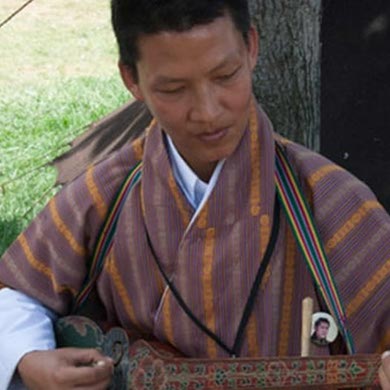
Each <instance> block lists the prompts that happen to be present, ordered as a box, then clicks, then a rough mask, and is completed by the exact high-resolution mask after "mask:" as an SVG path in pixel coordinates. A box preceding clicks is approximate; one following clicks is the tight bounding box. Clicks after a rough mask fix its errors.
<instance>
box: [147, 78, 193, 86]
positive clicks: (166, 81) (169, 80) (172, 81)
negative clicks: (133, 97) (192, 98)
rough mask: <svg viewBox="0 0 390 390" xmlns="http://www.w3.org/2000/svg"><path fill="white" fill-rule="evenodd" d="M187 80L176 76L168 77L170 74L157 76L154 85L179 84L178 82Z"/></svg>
mask: <svg viewBox="0 0 390 390" xmlns="http://www.w3.org/2000/svg"><path fill="white" fill-rule="evenodd" d="M185 81H186V80H185V79H181V78H175V77H168V76H163V75H160V76H157V77H156V79H155V80H154V83H153V84H154V85H156V86H158V85H161V84H177V83H184V82H185Z"/></svg>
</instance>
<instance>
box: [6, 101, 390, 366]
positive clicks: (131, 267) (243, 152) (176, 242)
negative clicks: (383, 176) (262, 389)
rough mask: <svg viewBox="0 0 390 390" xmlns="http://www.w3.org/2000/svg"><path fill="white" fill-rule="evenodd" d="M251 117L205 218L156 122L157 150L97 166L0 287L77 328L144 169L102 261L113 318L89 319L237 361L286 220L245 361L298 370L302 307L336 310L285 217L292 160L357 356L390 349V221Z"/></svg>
mask: <svg viewBox="0 0 390 390" xmlns="http://www.w3.org/2000/svg"><path fill="white" fill-rule="evenodd" d="M252 111H253V112H252V115H251V119H250V123H249V125H248V128H247V131H246V132H245V134H244V136H243V138H242V140H241V142H240V145H239V147H238V148H237V149H236V150H235V152H234V153H233V154H232V155H231V156H230V157H229V158H228V159H227V160H226V161H225V163H224V166H223V168H222V171H221V173H220V176H219V178H218V181H217V183H216V185H215V187H214V189H213V191H212V193H211V194H210V196H209V198H208V199H207V201H206V203H205V204H204V206H203V207H202V209H201V210H200V212H199V213H198V214H197V215H196V216H195V218H193V214H194V210H193V208H192V206H191V205H190V204H189V203H188V201H187V200H186V198H185V196H184V195H183V193H182V192H181V190H180V188H179V187H178V185H177V183H176V181H175V179H174V175H173V172H172V168H171V165H170V161H169V155H168V153H167V149H166V145H165V142H166V139H165V136H164V133H163V131H162V129H161V128H160V126H159V124H158V123H156V122H152V124H151V126H150V127H149V129H148V130H147V132H146V134H145V136H144V137H142V138H139V139H137V140H136V141H135V142H133V143H132V144H130V145H127V146H126V147H123V148H122V149H121V150H119V151H118V152H115V153H114V154H113V155H112V156H111V157H110V158H108V159H106V160H104V161H103V162H101V163H99V164H97V165H95V166H91V167H90V168H89V169H88V170H87V171H86V172H85V173H84V174H82V175H81V176H79V177H78V178H77V179H76V180H74V181H73V182H71V183H69V184H68V185H66V186H65V187H64V188H63V189H62V190H61V191H60V192H59V194H58V195H57V196H56V197H54V198H53V199H52V200H51V201H50V202H49V204H48V205H47V206H46V207H45V209H44V210H43V211H42V212H41V213H40V214H39V216H38V217H37V218H36V219H35V220H34V221H33V222H32V224H31V225H30V226H29V228H27V230H26V231H25V232H23V233H22V234H21V235H20V236H19V237H18V239H17V240H16V241H15V243H14V244H13V245H12V246H11V247H10V248H9V250H8V251H7V252H6V253H5V254H4V256H3V258H2V261H1V262H0V282H1V283H2V284H3V285H4V286H8V287H11V288H15V289H17V290H20V291H22V292H24V293H26V294H28V295H30V296H32V297H34V298H36V299H38V300H39V301H41V302H42V303H43V304H44V305H46V306H47V307H49V308H51V309H52V310H54V311H55V312H57V313H59V314H60V316H65V315H68V314H69V313H70V312H71V309H72V307H73V305H74V303H75V299H76V297H77V295H78V293H79V291H80V290H81V289H82V286H83V283H84V281H85V279H86V276H87V273H88V270H89V269H90V265H91V264H90V260H91V258H92V254H93V252H94V250H95V247H96V245H97V244H99V243H98V242H97V241H98V240H99V239H100V237H101V234H100V233H101V228H102V225H103V223H104V221H105V220H106V217H107V214H108V213H109V212H110V210H112V207H113V202H114V201H115V200H116V199H118V194H117V192H118V189H119V188H120V187H121V184H122V183H123V181H124V179H125V177H126V176H127V175H128V174H129V172H130V171H131V170H132V169H134V167H135V166H136V165H137V164H138V163H140V162H141V161H142V177H141V178H140V180H138V181H137V183H136V184H135V185H134V186H133V188H132V189H131V192H130V193H129V194H128V195H127V196H126V198H125V200H124V202H123V205H122V209H121V211H120V214H119V216H118V220H117V223H116V230H115V234H114V237H113V240H112V242H111V244H110V247H109V248H108V250H107V251H106V253H105V257H104V259H103V268H102V270H101V272H100V274H99V276H98V279H97V281H96V284H95V291H94V292H93V295H94V296H95V298H96V297H98V298H97V299H98V300H99V302H100V304H99V305H95V306H93V307H92V309H91V305H90V307H89V308H88V314H89V315H90V316H91V318H92V319H94V320H97V321H100V323H106V324H107V323H108V324H110V325H114V326H120V327H123V328H125V329H126V330H127V331H128V332H129V333H130V334H132V335H133V337H139V338H143V339H149V338H150V339H156V340H158V341H160V342H164V343H167V344H170V345H171V346H173V347H174V348H175V349H176V350H178V351H180V352H181V353H182V354H184V355H186V356H189V357H202V358H225V357H229V356H230V355H232V353H231V352H232V351H231V350H230V348H232V347H233V345H234V343H235V340H236V336H237V331H238V328H239V326H240V321H241V318H242V314H243V310H244V308H245V307H246V305H247V301H248V297H249V296H250V295H251V288H252V285H253V283H254V280H255V278H256V275H257V274H258V270H259V267H261V264H262V261H263V259H264V257H265V252H266V251H267V247H268V246H269V242H270V236H271V233H272V231H273V226H274V222H275V221H274V220H275V218H276V217H277V218H278V231H277V234H276V237H275V245H274V248H273V251H272V254H271V256H270V259H269V264H268V265H267V266H266V267H264V268H265V269H264V273H263V275H262V278H261V283H260V286H259V289H258V292H257V294H256V297H255V300H254V304H253V308H252V310H251V312H250V313H249V314H250V315H249V319H248V322H247V324H246V326H245V329H243V332H242V335H243V337H242V343H241V344H240V349H239V351H234V352H235V354H236V355H237V356H240V357H271V356H273V357H275V356H280V357H285V356H298V355H299V354H300V332H301V323H300V307H301V302H302V300H303V299H304V298H305V297H311V298H312V299H313V300H314V311H316V312H320V311H328V309H329V308H328V307H327V306H328V305H327V302H326V299H325V300H324V297H323V295H322V294H321V291H319V289H318V288H317V287H315V282H314V280H313V276H312V275H313V273H312V272H311V270H310V269H309V267H308V265H307V262H306V260H305V259H304V256H303V255H302V251H301V249H300V247H299V245H297V239H296V237H295V234H294V231H293V230H292V229H291V226H290V222H289V220H288V218H287V215H286V212H285V210H284V209H283V208H281V209H280V211H277V212H275V208H276V207H278V208H277V209H276V210H279V206H278V205H277V203H278V202H279V201H278V200H277V199H278V197H277V196H275V192H276V186H275V153H276V152H275V150H276V148H280V150H281V151H282V153H283V156H285V157H286V159H287V160H288V162H289V164H291V166H292V169H293V171H294V173H295V175H296V176H297V179H298V181H299V183H300V186H301V188H302V190H303V193H304V195H305V197H306V200H307V203H308V205H309V208H310V209H311V213H312V215H313V217H314V220H315V223H316V227H317V230H318V235H319V237H320V239H321V241H322V246H323V249H324V252H325V253H326V256H327V259H328V263H329V269H330V272H331V274H332V279H333V280H334V283H335V286H336V288H337V291H338V294H339V298H340V301H341V303H342V306H343V311H344V312H343V313H344V314H345V318H343V321H344V322H345V327H346V329H348V332H349V335H350V337H351V339H352V340H353V344H354V349H355V351H356V352H357V353H375V352H377V353H379V352H382V351H384V350H385V349H388V348H390V278H389V275H390V245H389V242H390V217H389V215H388V214H387V213H386V212H385V210H384V209H383V207H382V206H381V205H380V204H379V203H378V201H377V200H376V198H375V196H374V195H373V194H372V192H371V191H370V190H369V189H368V188H367V187H366V186H365V185H364V184H363V183H361V182H360V181H359V180H357V179H356V178H355V177H354V176H352V175H351V174H350V173H348V172H346V171H345V170H344V169H342V168H341V167H339V166H337V165H335V164H333V163H332V162H330V161H329V160H327V159H326V158H324V157H322V156H320V155H318V154H316V153H314V152H312V151H310V150H308V149H306V148H304V147H302V146H300V145H297V144H295V143H292V142H290V141H288V140H286V139H283V138H281V137H279V136H276V135H275V134H274V133H273V129H272V126H271V124H270V122H269V120H268V118H267V117H266V115H265V114H264V113H263V111H262V110H261V109H260V108H258V109H256V110H252ZM156 260H157V261H156ZM161 271H163V272H161ZM167 280H168V281H169V282H170V283H171V286H169V285H168V284H167ZM172 286H174V289H175V290H176V291H177V292H178V294H179V295H180V298H181V299H182V301H183V302H184V303H185V306H186V307H187V308H188V309H189V310H190V314H191V315H189V314H188V312H186V310H185V309H184V308H183V305H182V304H180V302H179V300H178V299H177V296H176V295H175V294H174V293H173V291H172ZM192 317H194V318H196V319H197V320H198V321H199V322H200V323H201V324H202V325H203V326H204V328H207V329H208V330H209V331H210V332H211V333H212V334H213V335H215V338H216V339H217V340H218V341H219V342H216V340H215V339H214V338H213V337H210V336H209V335H207V334H206V333H205V332H204V330H202V328H201V327H200V326H199V324H196V323H195V321H194V319H193V318H192ZM341 333H342V332H341ZM344 341H346V340H345V338H344V340H343V337H338V339H337V340H336V342H335V343H332V344H330V345H329V346H327V347H317V346H315V345H313V346H312V354H313V355H316V356H318V357H321V356H327V355H329V354H331V353H333V354H334V353H345V352H346V350H347V349H346V346H347V344H348V343H347V344H346V343H345V342H344ZM223 346H227V348H224V347H223Z"/></svg>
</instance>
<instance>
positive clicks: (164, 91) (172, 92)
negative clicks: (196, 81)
mask: <svg viewBox="0 0 390 390" xmlns="http://www.w3.org/2000/svg"><path fill="white" fill-rule="evenodd" d="M183 90H184V88H183V87H180V88H175V89H161V90H160V91H159V92H160V93H165V94H167V95H174V94H176V93H180V92H182V91H183Z"/></svg>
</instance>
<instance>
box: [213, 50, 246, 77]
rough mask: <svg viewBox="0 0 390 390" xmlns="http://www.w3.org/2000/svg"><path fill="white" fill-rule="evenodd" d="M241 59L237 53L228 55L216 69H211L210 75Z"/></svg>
mask: <svg viewBox="0 0 390 390" xmlns="http://www.w3.org/2000/svg"><path fill="white" fill-rule="evenodd" d="M239 59H240V58H239V57H238V56H236V55H235V53H232V54H230V55H228V56H227V57H225V58H224V59H223V60H222V61H221V62H220V63H219V64H218V65H217V66H216V67H214V68H213V69H211V70H210V73H215V72H217V71H219V70H221V69H223V68H225V67H226V66H228V65H230V64H232V63H236V62H237V60H239ZM237 65H238V64H237Z"/></svg>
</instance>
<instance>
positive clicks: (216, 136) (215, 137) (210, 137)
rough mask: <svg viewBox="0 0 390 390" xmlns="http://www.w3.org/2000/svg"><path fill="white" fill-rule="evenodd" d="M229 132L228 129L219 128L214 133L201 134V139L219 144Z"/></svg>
mask: <svg viewBox="0 0 390 390" xmlns="http://www.w3.org/2000/svg"><path fill="white" fill-rule="evenodd" d="M228 131H229V128H228V127H223V128H219V129H216V130H213V131H205V132H203V133H200V134H199V138H200V139H201V140H202V141H206V142H217V141H220V140H221V139H222V138H223V137H225V135H226V134H227V132H228Z"/></svg>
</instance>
